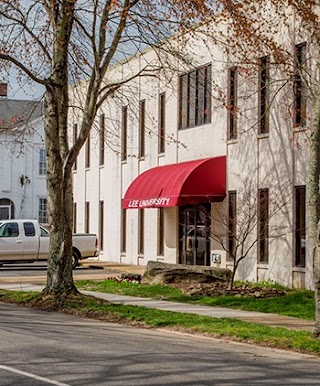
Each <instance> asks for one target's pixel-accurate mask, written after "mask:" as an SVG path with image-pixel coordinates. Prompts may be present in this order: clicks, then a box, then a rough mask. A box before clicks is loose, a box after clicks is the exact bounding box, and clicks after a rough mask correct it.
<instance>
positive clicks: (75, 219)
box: [72, 202, 77, 233]
mask: <svg viewBox="0 0 320 386" xmlns="http://www.w3.org/2000/svg"><path fill="white" fill-rule="evenodd" d="M72 225H73V226H72V229H73V233H76V232H77V203H76V202H74V203H73V206H72Z"/></svg>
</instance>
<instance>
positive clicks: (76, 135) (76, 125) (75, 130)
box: [73, 123, 78, 171]
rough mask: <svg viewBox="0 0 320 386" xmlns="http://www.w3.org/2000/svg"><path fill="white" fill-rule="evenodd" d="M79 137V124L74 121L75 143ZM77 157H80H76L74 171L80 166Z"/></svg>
mask: <svg viewBox="0 0 320 386" xmlns="http://www.w3.org/2000/svg"><path fill="white" fill-rule="evenodd" d="M77 139H78V124H77V123H74V124H73V144H75V143H76V141H77ZM77 159H78V158H76V159H75V161H74V164H73V171H77V168H78V164H77Z"/></svg>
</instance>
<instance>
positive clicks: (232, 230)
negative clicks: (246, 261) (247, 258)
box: [227, 191, 237, 260]
mask: <svg viewBox="0 0 320 386" xmlns="http://www.w3.org/2000/svg"><path fill="white" fill-rule="evenodd" d="M228 196H229V202H228V212H229V214H228V245H227V251H228V260H234V259H235V257H236V256H235V255H236V252H237V251H236V237H237V192H234V191H233V192H229V193H228Z"/></svg>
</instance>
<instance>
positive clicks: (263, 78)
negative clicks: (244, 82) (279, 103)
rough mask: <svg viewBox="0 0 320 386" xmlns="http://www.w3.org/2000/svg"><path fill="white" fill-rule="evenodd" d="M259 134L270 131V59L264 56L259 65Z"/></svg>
mask: <svg viewBox="0 0 320 386" xmlns="http://www.w3.org/2000/svg"><path fill="white" fill-rule="evenodd" d="M258 119H259V123H258V124H259V134H266V133H268V132H269V59H268V57H267V56H264V57H263V58H261V59H260V66H259V116H258Z"/></svg>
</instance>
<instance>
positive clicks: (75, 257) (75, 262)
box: [72, 250, 79, 269]
mask: <svg viewBox="0 0 320 386" xmlns="http://www.w3.org/2000/svg"><path fill="white" fill-rule="evenodd" d="M78 263H79V256H78V254H77V252H76V251H75V250H73V251H72V269H75V268H76V266H77V265H78Z"/></svg>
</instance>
